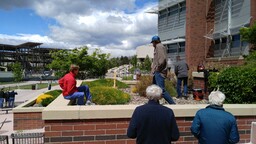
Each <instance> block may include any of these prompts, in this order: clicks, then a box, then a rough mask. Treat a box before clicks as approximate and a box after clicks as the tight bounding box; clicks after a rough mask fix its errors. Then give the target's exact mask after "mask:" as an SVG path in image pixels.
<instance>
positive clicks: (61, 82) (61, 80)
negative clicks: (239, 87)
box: [59, 77, 64, 89]
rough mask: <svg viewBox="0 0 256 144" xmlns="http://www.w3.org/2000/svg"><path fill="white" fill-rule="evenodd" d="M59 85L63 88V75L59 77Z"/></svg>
mask: <svg viewBox="0 0 256 144" xmlns="http://www.w3.org/2000/svg"><path fill="white" fill-rule="evenodd" d="M59 85H60V87H61V88H62V89H64V77H62V78H61V79H59Z"/></svg>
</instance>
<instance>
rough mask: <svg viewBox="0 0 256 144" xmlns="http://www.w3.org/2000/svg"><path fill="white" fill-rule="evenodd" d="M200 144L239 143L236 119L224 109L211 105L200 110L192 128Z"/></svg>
mask: <svg viewBox="0 0 256 144" xmlns="http://www.w3.org/2000/svg"><path fill="white" fill-rule="evenodd" d="M190 130H191V132H192V134H193V135H194V136H195V137H196V138H197V139H198V142H199V143H200V144H234V143H237V142H239V133H238V129H237V123H236V119H235V117H234V116H233V115H232V114H231V113H229V112H226V111H225V110H224V108H222V107H219V106H215V105H209V106H207V107H206V108H205V109H201V110H199V111H198V112H197V113H196V115H195V118H194V120H193V123H192V126H191V128H190Z"/></svg>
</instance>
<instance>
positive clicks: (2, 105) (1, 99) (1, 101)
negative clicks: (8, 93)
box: [0, 98, 4, 108]
mask: <svg viewBox="0 0 256 144" xmlns="http://www.w3.org/2000/svg"><path fill="white" fill-rule="evenodd" d="M3 107H4V98H0V108H3Z"/></svg>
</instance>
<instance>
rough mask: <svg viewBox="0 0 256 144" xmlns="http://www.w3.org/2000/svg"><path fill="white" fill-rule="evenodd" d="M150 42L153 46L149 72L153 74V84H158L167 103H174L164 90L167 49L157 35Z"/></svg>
mask: <svg viewBox="0 0 256 144" xmlns="http://www.w3.org/2000/svg"><path fill="white" fill-rule="evenodd" d="M151 43H152V44H153V46H154V48H155V49H154V58H153V63H152V65H151V73H152V74H153V84H156V85H158V86H159V87H161V88H162V90H163V94H162V96H163V98H164V99H165V100H166V101H167V102H168V103H169V104H175V102H174V101H173V99H172V97H171V96H170V94H169V93H168V92H167V91H166V90H165V84H164V81H165V78H166V76H167V50H166V47H165V46H164V45H163V44H162V43H161V41H160V38H159V37H158V36H153V37H152V40H151Z"/></svg>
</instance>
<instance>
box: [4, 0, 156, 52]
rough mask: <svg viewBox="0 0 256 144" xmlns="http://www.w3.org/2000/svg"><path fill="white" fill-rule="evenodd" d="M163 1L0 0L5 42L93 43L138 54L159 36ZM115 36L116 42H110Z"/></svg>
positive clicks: (104, 48) (67, 45)
mask: <svg viewBox="0 0 256 144" xmlns="http://www.w3.org/2000/svg"><path fill="white" fill-rule="evenodd" d="M157 2H158V0H125V1H124V0H122V1H120V0H109V1H104V2H102V0H75V1H72V3H70V1H68V2H67V1H65V0H58V1H52V0H44V1H41V0H33V1H30V0H22V1H20V0H1V1H0V19H1V23H0V43H4V44H14V45H15V44H21V43H23V42H27V41H34V42H42V43H44V44H43V46H42V47H56V48H74V47H80V46H88V47H89V49H91V50H92V51H93V49H95V48H100V49H102V51H103V52H106V53H111V54H112V56H115V55H117V56H118V55H119V56H120V54H122V55H127V54H128V55H134V54H135V49H136V47H137V46H139V45H144V44H148V41H150V38H151V37H152V35H155V34H157V15H155V14H149V13H146V11H147V10H148V9H150V8H153V7H155V6H157ZM109 38H111V40H109Z"/></svg>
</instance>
